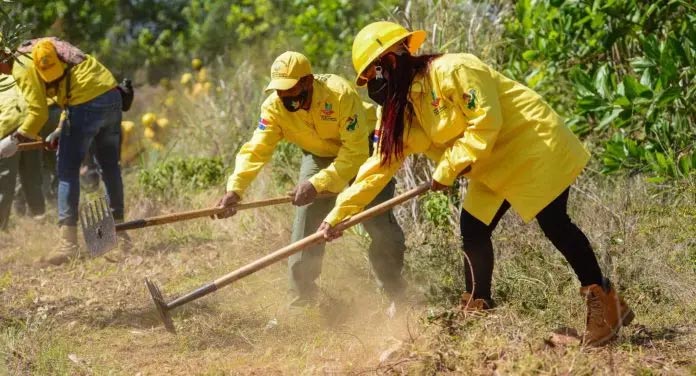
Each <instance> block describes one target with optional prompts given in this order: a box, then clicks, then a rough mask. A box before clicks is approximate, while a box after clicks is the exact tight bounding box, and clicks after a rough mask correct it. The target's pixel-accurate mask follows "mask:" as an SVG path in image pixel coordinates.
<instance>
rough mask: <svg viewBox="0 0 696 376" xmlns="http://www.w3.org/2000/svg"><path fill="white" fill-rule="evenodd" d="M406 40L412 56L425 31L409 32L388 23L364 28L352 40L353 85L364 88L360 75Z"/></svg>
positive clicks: (379, 22)
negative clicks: (355, 75) (389, 50)
mask: <svg viewBox="0 0 696 376" xmlns="http://www.w3.org/2000/svg"><path fill="white" fill-rule="evenodd" d="M406 38H408V50H409V52H411V53H412V54H413V53H415V52H416V51H417V50H418V48H419V47H420V46H421V44H423V42H424V41H425V31H423V30H416V31H412V32H409V31H408V30H406V28H405V27H403V26H401V25H399V24H397V23H394V22H388V21H378V22H373V23H371V24H369V25H367V26H365V27H364V28H363V29H362V30H360V32H358V35H356V36H355V39H354V40H353V68H355V73H357V77H356V78H355V83H356V84H357V85H358V86H364V85H365V83H366V82H365V80H362V79H360V75H361V74H362V73H363V72H364V71H365V69H367V67H369V66H370V64H372V63H373V62H374V61H375V60H377V58H378V57H379V56H380V55H382V54H383V53H384V52H385V51H387V50H388V49H389V48H390V47H392V46H393V45H395V44H397V43H398V42H399V41H401V40H404V39H406Z"/></svg>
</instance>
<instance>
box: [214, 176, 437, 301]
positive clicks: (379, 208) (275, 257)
mask: <svg viewBox="0 0 696 376" xmlns="http://www.w3.org/2000/svg"><path fill="white" fill-rule="evenodd" d="M429 189H430V183H425V184H422V185H419V186H418V187H416V188H413V189H411V190H409V191H406V192H404V193H402V194H400V195H398V196H396V197H394V198H392V199H390V200H388V201H385V202H383V203H381V204H379V205H376V206H373V207H372V208H370V209H367V210H365V211H363V212H360V213H358V214H356V215H355V216H353V217H351V218H350V219H348V220H346V221H343V222H341V223H339V224H337V225H336V228H337V229H339V230H341V231H343V230H345V229H347V228H349V227H352V226H355V225H356V224H358V223H360V222H363V221H365V220H367V219H370V218H372V217H375V216H377V215H380V214H382V213H384V212H386V211H387V210H389V209H391V208H393V207H394V206H396V205H399V204H401V203H402V202H404V201H408V200H410V199H411V198H413V197H416V196H419V195H421V194H422V193H424V192H426V191H428V190H429ZM322 241H324V234H323V233H321V232H315V233H314V234H312V235H310V236H307V237H305V238H304V239H301V240H298V241H296V242H294V243H292V244H290V245H288V246H285V247H283V248H281V249H279V250H277V251H275V252H273V253H271V254H269V255H267V256H265V257H262V258H260V259H258V260H256V261H254V262H252V263H250V264H247V265H246V266H243V267H241V268H239V269H237V270H235V271H233V272H231V273H229V274H227V275H225V276H223V277H220V278H218V279H216V280H215V282H213V283H214V284H215V286H217V288H220V287H222V286H224V285H227V284H230V283H232V282H234V281H236V280H238V279H240V278H243V277H245V276H247V275H249V274H252V273H254V272H256V271H258V270H259V269H263V268H265V267H266V266H268V265H271V264H273V263H275V262H277V261H279V260H282V259H285V258H287V257H289V256H290V255H292V254H295V253H297V252H299V251H301V250H302V249H304V248H305V247H307V246H309V245H311V244H313V243H318V242H322Z"/></svg>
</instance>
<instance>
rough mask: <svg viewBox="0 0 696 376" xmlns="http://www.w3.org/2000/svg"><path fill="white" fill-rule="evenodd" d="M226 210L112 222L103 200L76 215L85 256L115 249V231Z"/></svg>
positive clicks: (248, 206)
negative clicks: (85, 248) (87, 253)
mask: <svg viewBox="0 0 696 376" xmlns="http://www.w3.org/2000/svg"><path fill="white" fill-rule="evenodd" d="M335 196H336V194H335V193H319V194H318V195H317V199H324V198H328V197H335ZM292 199H293V198H292V197H287V196H283V197H276V198H271V199H266V200H259V201H252V202H246V203H244V202H242V203H239V204H237V205H235V208H236V209H237V210H238V211H239V210H245V209H252V208H261V207H264V206H271V205H277V204H284V203H288V202H292ZM227 209H228V208H221V207H217V206H216V207H213V208H208V209H199V210H192V211H186V212H180V213H173V214H165V215H160V216H157V217H150V218H143V219H136V220H133V221H128V222H123V223H116V221H115V220H114V216H113V214H112V213H111V209H110V208H109V205H108V204H107V202H106V199H105V198H101V199H99V200H97V201H95V202H93V203H88V204H86V205H85V206H84V207H83V208H82V212H81V213H80V225H81V226H82V234H83V235H84V238H85V243H86V244H87V248H88V249H89V253H90V254H91V255H92V256H93V257H96V256H99V255H102V254H104V253H106V252H108V251H109V250H111V249H113V248H114V247H116V244H117V240H116V232H118V231H125V230H135V229H140V228H145V227H150V226H158V225H163V224H167V223H174V222H180V221H186V220H189V219H195V218H201V217H210V216H213V215H215V214H218V213H220V212H222V211H224V210H227Z"/></svg>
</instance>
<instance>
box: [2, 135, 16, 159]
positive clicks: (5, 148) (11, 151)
mask: <svg viewBox="0 0 696 376" xmlns="http://www.w3.org/2000/svg"><path fill="white" fill-rule="evenodd" d="M17 145H19V139H18V138H17V137H15V135H14V134H11V135H9V136H7V137H5V138H3V139H2V140H0V159H1V158H9V157H11V156H13V155H15V153H16V152H17Z"/></svg>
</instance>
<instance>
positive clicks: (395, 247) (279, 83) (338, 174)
mask: <svg viewBox="0 0 696 376" xmlns="http://www.w3.org/2000/svg"><path fill="white" fill-rule="evenodd" d="M266 90H267V91H273V93H272V94H271V95H269V96H268V98H266V100H265V101H264V102H263V105H262V106H261V117H260V118H259V121H258V125H257V128H256V130H255V132H254V135H253V137H252V139H251V140H250V141H249V142H247V143H246V144H244V146H242V148H241V150H240V151H239V153H238V154H237V158H236V164H235V169H234V173H233V174H232V175H231V176H230V178H229V180H228V182H227V193H226V194H225V196H224V197H223V198H222V199H221V200H220V205H221V206H229V207H230V208H229V210H228V211H227V212H225V213H223V214H222V215H220V216H219V217H221V218H224V217H228V216H230V215H233V214H234V213H235V209H234V205H235V204H236V203H238V202H239V201H240V200H241V197H242V196H243V194H244V192H245V191H246V190H247V188H248V187H249V184H250V183H251V182H252V180H253V179H254V178H255V177H256V175H257V174H258V172H259V170H260V169H261V167H263V165H264V164H266V162H268V161H269V160H270V158H271V156H272V154H273V149H274V148H275V146H276V145H277V144H278V142H279V141H280V140H282V139H285V140H287V141H290V142H292V143H295V144H297V145H298V146H299V147H300V148H302V150H303V152H304V156H303V158H302V165H301V168H300V182H299V183H298V184H297V186H296V187H295V189H294V190H293V192H292V195H293V197H294V199H293V204H294V205H296V206H299V208H298V209H297V213H296V215H295V222H294V227H293V234H292V240H293V241H297V240H299V239H301V238H303V237H304V236H305V235H306V234H308V233H311V232H314V231H315V230H316V228H317V227H318V226H319V224H320V223H321V220H322V218H323V217H324V216H325V215H326V213H328V212H329V210H331V208H332V207H333V202H334V199H326V200H317V201H314V199H315V197H316V195H317V193H318V192H335V193H337V192H341V191H342V190H343V189H344V188H345V187H346V185H347V184H348V183H349V182H350V181H351V180H352V179H353V178H354V177H355V174H356V173H357V171H358V167H359V166H360V164H361V163H363V162H364V161H365V159H366V158H367V156H368V153H369V143H370V142H369V136H370V133H371V131H372V130H373V128H374V122H373V123H372V124H370V123H368V122H367V121H366V119H367V118H366V116H367V115H366V113H365V108H364V107H363V103H362V101H361V99H360V97H359V96H358V94H357V92H356V91H355V90H354V89H353V88H352V87H351V86H350V83H349V82H347V81H346V80H345V79H343V78H341V77H339V76H336V75H332V74H312V70H311V66H310V63H309V60H307V58H306V57H305V56H304V55H302V54H300V53H297V52H292V51H288V52H285V53H283V54H281V55H280V56H279V57H278V58H277V59H276V60H275V62H274V63H273V66H272V68H271V82H270V84H269V85H268V87H267V88H266ZM393 193H394V182H393V181H391V180H390V181H387V182H385V184H384V185H383V186H382V188H380V190H379V192H376V194H375V197H376V199H374V200H370V201H372V204H376V203H379V202H382V201H386V200H388V199H389V198H391V197H392V196H393ZM373 198H374V197H373ZM365 229H366V230H367V232H368V233H369V234H370V236H371V238H372V243H371V245H370V248H369V250H368V254H369V258H370V261H371V263H372V267H373V269H374V272H375V275H376V277H377V280H378V283H380V285H381V287H382V288H383V289H384V291H385V293H386V294H387V295H389V296H390V297H392V298H396V297H398V295H399V294H401V292H402V290H403V288H404V282H403V279H402V277H401V269H402V266H403V253H404V249H405V247H404V236H403V232H402V231H401V228H400V227H399V225H398V224H397V223H396V220H395V218H394V216H393V214H392V213H391V212H387V213H385V214H383V215H381V216H379V217H376V218H374V219H372V220H371V221H368V222H366V223H365ZM323 254H324V245H323V244H322V245H315V246H312V247H310V248H308V249H307V250H306V251H304V252H302V253H298V254H295V255H293V256H292V257H291V258H290V259H289V274H290V275H289V277H290V282H291V292H293V293H294V294H295V295H296V299H295V300H294V301H293V303H292V304H293V305H294V306H303V305H306V304H308V303H312V302H313V301H315V299H316V296H317V292H318V288H317V286H316V283H315V279H316V278H317V277H318V276H319V274H320V272H321V262H322V258H323Z"/></svg>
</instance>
